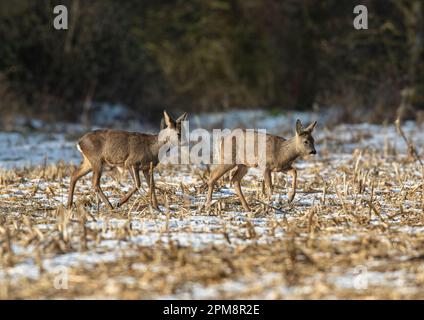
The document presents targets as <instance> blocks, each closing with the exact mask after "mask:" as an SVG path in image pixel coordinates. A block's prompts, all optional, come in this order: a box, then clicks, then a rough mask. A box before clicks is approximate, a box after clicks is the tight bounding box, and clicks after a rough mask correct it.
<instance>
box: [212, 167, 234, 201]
mask: <svg viewBox="0 0 424 320" xmlns="http://www.w3.org/2000/svg"><path fill="white" fill-rule="evenodd" d="M234 167H235V165H234V164H221V165H218V166H216V167H215V168H214V169H213V170H212V171H211V175H210V177H209V180H208V196H207V198H206V202H205V206H206V208H209V207H210V205H211V200H212V192H213V187H214V185H215V183H216V182H217V181H218V179H219V178H221V177H222V176H223V175H224V174H225V173H226V172H228V171H229V170H231V169H232V168H234Z"/></svg>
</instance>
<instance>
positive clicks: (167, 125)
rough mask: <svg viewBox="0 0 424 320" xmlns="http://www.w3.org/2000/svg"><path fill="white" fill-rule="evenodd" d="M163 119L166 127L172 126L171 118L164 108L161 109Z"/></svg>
mask: <svg viewBox="0 0 424 320" xmlns="http://www.w3.org/2000/svg"><path fill="white" fill-rule="evenodd" d="M163 119H164V120H165V125H166V127H169V128H172V127H173V125H174V121H173V120H172V119H171V117H170V116H169V114H168V113H167V112H166V111H165V110H164V111H163Z"/></svg>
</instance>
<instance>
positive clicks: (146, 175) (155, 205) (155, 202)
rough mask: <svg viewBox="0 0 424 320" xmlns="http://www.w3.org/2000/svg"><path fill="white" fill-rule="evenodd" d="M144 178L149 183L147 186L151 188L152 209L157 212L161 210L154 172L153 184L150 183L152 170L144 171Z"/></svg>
mask: <svg viewBox="0 0 424 320" xmlns="http://www.w3.org/2000/svg"><path fill="white" fill-rule="evenodd" d="M143 175H144V178H145V179H146V181H147V185H148V186H149V192H151V193H152V207H153V208H154V209H156V210H159V206H158V199H157V198H156V188H155V180H154V175H153V172H152V183H150V169H144V170H143Z"/></svg>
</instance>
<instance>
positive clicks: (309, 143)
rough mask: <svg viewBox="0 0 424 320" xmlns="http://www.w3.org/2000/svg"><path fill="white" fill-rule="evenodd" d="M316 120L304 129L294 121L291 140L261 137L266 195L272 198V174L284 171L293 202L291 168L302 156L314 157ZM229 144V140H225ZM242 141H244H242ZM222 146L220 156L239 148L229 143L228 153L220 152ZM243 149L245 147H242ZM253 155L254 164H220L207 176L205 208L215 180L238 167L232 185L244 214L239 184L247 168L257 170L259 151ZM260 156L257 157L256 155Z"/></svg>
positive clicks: (243, 203) (244, 205) (243, 199)
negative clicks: (313, 132) (263, 151)
mask: <svg viewBox="0 0 424 320" xmlns="http://www.w3.org/2000/svg"><path fill="white" fill-rule="evenodd" d="M316 123H317V122H316V121H315V122H313V123H311V124H310V125H309V126H308V127H307V128H305V129H304V128H303V127H302V123H301V122H300V120H297V121H296V135H295V136H294V137H292V138H290V139H284V138H282V137H279V136H275V135H270V134H264V133H263V134H264V135H265V137H264V141H265V143H266V154H265V155H264V159H263V160H264V163H263V165H262V168H263V169H264V171H263V173H264V182H265V187H266V190H267V193H268V194H269V195H271V193H272V179H271V172H285V173H290V174H291V176H292V179H293V180H292V190H291V191H290V192H289V194H288V201H289V202H292V201H293V198H294V196H295V194H296V180H297V172H296V169H295V168H294V167H293V166H292V163H293V162H294V161H295V160H296V159H297V158H298V157H302V156H306V155H309V154H316V151H315V146H314V138H313V137H312V131H313V130H314V128H315V125H316ZM241 134H242V135H246V131H242V133H241ZM230 138H231V139H232V140H233V141H234V135H230V136H227V137H224V139H223V141H225V140H226V139H230ZM227 141H228V140H227ZM242 141H244V140H242ZM223 145H224V144H223V143H221V145H220V149H221V150H220V151H221V153H224V152H227V151H229V152H231V153H232V154H233V155H234V154H235V148H239V146H235V145H234V143H232V144H231V150H226V151H224V150H222V147H223ZM243 147H245V146H243ZM254 152H255V153H256V155H255V156H254V157H253V158H254V159H256V160H255V161H253V162H248V161H246V160H243V161H241V162H236V161H234V159H233V158H231V159H232V161H230V162H229V163H226V162H221V164H219V165H217V166H216V167H215V168H214V169H213V170H212V171H211V174H210V178H209V180H208V183H207V184H208V195H207V198H206V203H205V206H206V208H210V203H211V199H212V191H213V187H214V185H215V183H216V181H217V180H218V179H219V178H221V177H222V176H223V175H224V174H225V173H226V172H228V171H229V170H231V169H233V168H235V167H237V169H236V171H235V172H234V174H233V175H232V178H231V182H233V183H234V186H235V190H236V193H237V196H238V197H239V199H240V201H241V204H242V205H243V208H244V209H245V210H246V211H250V208H249V205H248V204H247V202H246V199H245V198H244V196H243V193H242V191H241V186H240V181H241V179H242V178H243V177H244V175H245V174H246V173H247V171H248V167H259V166H260V164H259V163H258V160H257V159H258V153H259V152H258V149H257V150H255V151H254ZM259 156H260V155H259Z"/></svg>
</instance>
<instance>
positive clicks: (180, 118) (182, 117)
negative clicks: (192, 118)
mask: <svg viewBox="0 0 424 320" xmlns="http://www.w3.org/2000/svg"><path fill="white" fill-rule="evenodd" d="M186 118H187V112H184V113H183V115H182V116H181V117H179V118H178V119H177V121H176V122H182V121H185V119H186Z"/></svg>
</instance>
